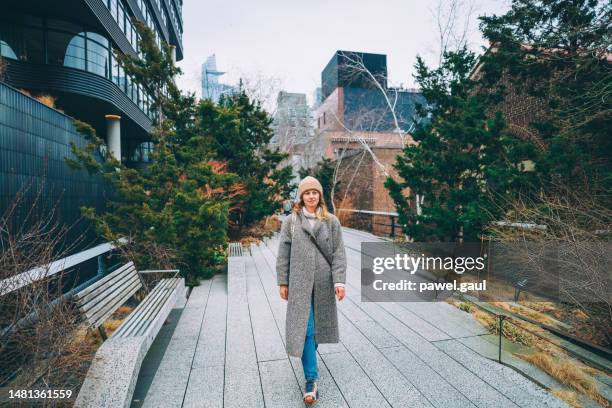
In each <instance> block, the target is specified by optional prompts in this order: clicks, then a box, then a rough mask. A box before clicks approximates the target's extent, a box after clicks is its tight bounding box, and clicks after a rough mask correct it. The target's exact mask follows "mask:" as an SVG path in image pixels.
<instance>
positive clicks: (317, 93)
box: [312, 86, 323, 109]
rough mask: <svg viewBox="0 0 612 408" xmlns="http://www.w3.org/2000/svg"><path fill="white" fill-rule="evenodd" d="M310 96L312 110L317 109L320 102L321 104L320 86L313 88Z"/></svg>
mask: <svg viewBox="0 0 612 408" xmlns="http://www.w3.org/2000/svg"><path fill="white" fill-rule="evenodd" d="M312 96H313V102H312V107H313V108H314V109H317V108H318V107H319V105H321V102H323V98H322V93H321V87H320V86H319V87H317V88H315V90H314V92H313V93H312Z"/></svg>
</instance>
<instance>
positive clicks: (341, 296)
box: [336, 286, 346, 301]
mask: <svg viewBox="0 0 612 408" xmlns="http://www.w3.org/2000/svg"><path fill="white" fill-rule="evenodd" d="M345 294H346V291H345V290H344V288H343V287H342V286H339V287H337V288H336V297H337V298H338V300H339V301H340V300H342V299H344V296H345Z"/></svg>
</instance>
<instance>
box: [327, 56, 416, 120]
mask: <svg viewBox="0 0 612 408" xmlns="http://www.w3.org/2000/svg"><path fill="white" fill-rule="evenodd" d="M387 79H388V77H387V56H386V55H384V54H370V53H365V52H355V51H336V53H335V54H334V55H333V57H332V58H331V60H330V61H329V62H328V64H327V66H326V67H325V68H324V69H323V72H322V73H321V84H322V95H321V96H322V102H321V104H320V105H319V106H318V107H317V114H316V120H317V129H321V130H332V131H336V130H350V131H367V132H400V131H404V132H407V131H409V129H410V127H411V125H412V123H413V121H414V119H415V112H416V111H415V108H416V104H424V103H425V100H424V98H423V96H422V95H421V93H420V92H419V91H416V90H410V89H403V88H395V87H389V85H388V80H387ZM391 106H393V110H392V109H391Z"/></svg>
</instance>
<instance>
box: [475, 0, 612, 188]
mask: <svg viewBox="0 0 612 408" xmlns="http://www.w3.org/2000/svg"><path fill="white" fill-rule="evenodd" d="M611 13H612V8H611V7H610V3H609V2H602V1H596V0H537V1H531V0H529V1H528V0H514V1H513V2H512V5H511V9H510V10H509V11H508V12H507V13H505V14H504V15H501V16H490V17H481V18H480V20H481V30H482V33H483V35H484V37H485V38H487V39H488V40H489V41H490V42H491V44H492V47H493V48H494V50H492V51H494V52H488V53H486V54H485V55H484V56H483V57H482V62H483V64H482V66H483V70H482V72H483V78H482V81H481V82H482V84H483V86H486V87H489V89H496V90H501V93H502V95H503V96H505V93H506V92H507V90H506V89H505V88H504V86H503V84H500V81H499V79H500V78H501V77H506V78H507V80H508V81H509V82H511V83H512V84H515V92H519V93H521V94H523V95H528V96H534V97H537V98H540V99H541V100H543V101H545V102H546V108H547V112H546V114H545V115H544V117H543V118H542V119H540V120H538V121H537V122H535V123H532V124H531V128H532V130H533V131H534V132H535V133H536V134H537V135H538V137H539V139H540V140H541V141H542V145H543V147H544V148H543V149H540V150H539V151H538V157H536V158H535V165H536V171H537V172H538V173H539V175H540V178H541V186H542V188H543V189H544V190H549V189H551V188H554V186H555V185H559V184H563V185H564V186H565V187H569V186H571V187H570V188H575V189H586V190H588V191H589V194H594V195H596V196H600V197H603V196H602V195H601V194H605V195H606V196H608V195H609V194H608V193H609V191H610V187H611V186H612V185H611V184H612V174H611V166H610V153H611V152H612V138H610V129H611V126H610V125H611V119H612V102H611V100H612V64H610V43H611V42H612V38H611V34H610V33H611V31H610V16H611Z"/></svg>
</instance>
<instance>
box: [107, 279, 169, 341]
mask: <svg viewBox="0 0 612 408" xmlns="http://www.w3.org/2000/svg"><path fill="white" fill-rule="evenodd" d="M172 281H173V279H162V280H161V281H160V282H159V283H158V284H157V285H156V286H155V288H153V290H152V291H151V293H150V294H149V295H148V296H147V297H146V298H145V299H144V300H143V301H142V302H140V304H139V305H138V307H137V308H136V309H135V310H134V311H133V312H132V313H131V314H130V316H128V318H127V319H126V320H125V321H124V322H123V323H122V324H121V326H120V327H118V328H117V330H116V331H115V332H114V333H113V336H117V337H127V336H129V335H130V333H132V332H133V331H134V327H135V326H138V324H139V322H140V321H142V319H143V317H145V316H147V315H148V314H149V312H150V311H151V310H152V308H153V307H154V305H155V302H156V301H157V300H158V299H160V298H164V295H165V290H166V289H168V288H173V287H176V283H174V282H172ZM168 292H172V291H171V290H170V291H168Z"/></svg>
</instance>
